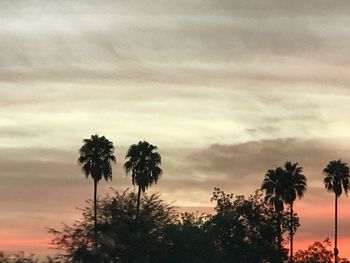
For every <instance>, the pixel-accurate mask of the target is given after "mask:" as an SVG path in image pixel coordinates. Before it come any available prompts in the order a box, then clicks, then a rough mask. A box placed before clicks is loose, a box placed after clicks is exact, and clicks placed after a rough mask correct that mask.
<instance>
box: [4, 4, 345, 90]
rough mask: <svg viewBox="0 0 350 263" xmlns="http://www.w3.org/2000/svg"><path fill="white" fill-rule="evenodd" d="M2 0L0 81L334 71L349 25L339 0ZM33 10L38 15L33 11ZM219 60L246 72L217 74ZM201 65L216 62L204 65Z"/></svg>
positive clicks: (163, 78) (194, 78) (219, 75)
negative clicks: (312, 68)
mask: <svg viewBox="0 0 350 263" xmlns="http://www.w3.org/2000/svg"><path fill="white" fill-rule="evenodd" d="M2 6H3V8H2V10H5V11H2V12H6V13H11V12H13V13H14V14H16V12H17V16H16V15H11V16H8V17H4V18H3V24H4V26H3V27H2V30H0V34H1V35H0V38H1V40H2V41H1V44H0V47H1V49H2V50H4V52H3V53H2V56H1V62H0V68H1V70H0V73H1V74H0V78H1V79H2V80H3V81H18V80H22V81H23V80H37V81H40V80H49V81H54V80H56V81H73V80H80V81H83V80H91V79H100V80H114V81H118V79H119V80H120V79H122V80H124V81H132V80H133V79H134V80H139V82H143V81H162V82H164V81H165V82H166V81H167V82H169V83H181V80H183V79H185V80H186V82H191V81H192V82H193V81H194V82H195V83H197V84H202V83H203V82H205V81H200V80H201V77H203V76H208V77H207V78H205V80H207V81H208V80H209V81H210V78H209V77H211V78H215V81H217V80H219V79H220V78H227V79H228V80H232V79H234V78H235V77H240V76H241V75H243V76H245V77H248V78H249V75H250V74H251V75H252V78H254V76H255V77H256V76H259V75H260V76H264V75H266V73H265V72H264V70H263V69H262V68H263V67H267V69H269V68H270V70H269V72H270V73H269V74H270V76H269V75H267V78H272V79H273V78H275V77H276V78H277V79H278V78H281V72H280V71H282V70H281V67H280V66H281V65H282V66H284V67H287V68H288V67H289V66H291V65H293V64H295V65H299V66H302V65H303V63H304V62H312V63H311V65H313V64H316V65H318V64H322V65H325V64H327V65H330V67H331V69H333V71H336V69H337V67H338V66H341V65H342V64H343V63H344V59H343V56H339V52H342V53H344V52H346V51H347V49H348V43H349V39H348V38H346V33H347V32H348V31H349V30H348V29H347V28H344V27H343V26H342V25H344V24H347V18H346V16H342V17H341V19H340V18H339V19H334V18H335V17H339V16H340V15H342V14H344V12H345V11H344V10H346V9H347V8H348V6H347V5H346V4H345V2H343V1H339V2H337V4H334V3H332V4H329V3H328V2H327V1H321V2H317V4H316V2H313V4H310V3H306V2H301V1H300V2H293V3H292V4H291V3H286V2H283V3H281V2H280V1H269V2H267V1H263V2H261V1H220V2H215V5H214V4H213V2H211V1H204V2H203V1H191V2H186V3H184V2H165V1H156V2H152V3H148V4H147V5H146V4H140V3H139V2H131V3H127V2H118V3H115V2H112V1H105V2H103V3H100V2H98V3H97V2H95V1H89V2H77V3H72V2H69V1H64V2H62V3H61V2H60V4H57V3H52V2H51V3H48V2H46V3H45V4H43V3H42V2H40V1H37V2H35V3H33V4H32V5H29V4H28V3H27V4H25V3H24V2H19V1H17V2H16V1H11V2H5V3H2ZM40 12H44V13H45V16H37V15H36V14H37V13H40ZM77 12H78V13H77ZM324 17H325V18H326V19H324ZM26 30H27V31H26ZM330 36H331V37H330ZM340 40H341V41H340ZM325 53H326V54H327V56H324V55H323V54H325ZM225 63H226V64H228V65H235V66H236V67H237V68H243V69H244V68H245V70H244V72H239V71H237V70H235V69H230V70H227V71H226V72H225V70H223V68H225V67H226V65H225ZM339 63H340V64H339ZM188 64H192V65H193V66H192V67H194V68H195V70H194V69H193V68H192V69H191V68H190V67H188V66H187V65H188ZM208 64H213V65H216V64H219V65H222V68H221V69H220V70H219V72H216V71H215V70H213V69H211V70H203V68H202V67H203V66H204V67H205V66H206V65H208ZM275 65H280V66H277V67H275ZM257 67H258V69H257ZM259 67H261V68H259ZM271 67H272V68H271ZM191 70H192V72H191ZM274 71H277V72H274ZM188 72H189V73H190V74H188ZM208 72H209V75H208ZM271 72H273V73H271ZM282 73H283V71H282ZM284 74H285V76H283V74H282V77H284V78H286V79H288V78H292V79H293V78H296V79H300V77H298V74H294V75H292V76H289V75H288V74H290V73H288V72H287V73H285V72H284ZM306 75H307V74H306ZM200 76H201V77H200ZM305 78H306V79H318V78H321V79H323V78H324V76H317V75H312V76H311V77H310V76H305ZM215 81H213V82H212V83H215Z"/></svg>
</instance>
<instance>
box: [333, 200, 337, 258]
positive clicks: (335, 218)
mask: <svg viewBox="0 0 350 263" xmlns="http://www.w3.org/2000/svg"><path fill="white" fill-rule="evenodd" d="M334 222H335V224H334V262H335V263H338V242H337V241H338V196H337V195H335V217H334Z"/></svg>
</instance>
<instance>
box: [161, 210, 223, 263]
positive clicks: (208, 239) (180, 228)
mask: <svg viewBox="0 0 350 263" xmlns="http://www.w3.org/2000/svg"><path fill="white" fill-rule="evenodd" d="M210 219H211V217H210V216H209V215H205V214H201V215H197V214H194V213H187V212H186V213H182V214H181V217H180V219H179V220H178V221H177V222H176V224H173V225H170V226H169V227H168V228H167V230H166V239H165V242H164V244H165V246H164V248H163V249H162V257H161V258H160V260H159V262H168V263H212V262H220V261H219V257H218V253H217V251H216V249H215V246H214V239H213V236H212V235H211V233H210V231H208V228H209V225H210V223H209V222H210Z"/></svg>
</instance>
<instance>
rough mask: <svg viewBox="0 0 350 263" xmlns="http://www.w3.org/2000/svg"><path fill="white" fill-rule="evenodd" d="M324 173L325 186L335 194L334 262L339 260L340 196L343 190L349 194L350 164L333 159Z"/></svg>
mask: <svg viewBox="0 0 350 263" xmlns="http://www.w3.org/2000/svg"><path fill="white" fill-rule="evenodd" d="M323 174H324V175H325V177H324V179H323V183H324V185H325V188H326V189H327V191H329V192H333V193H334V196H335V213H334V214H335V217H334V220H335V222H334V228H335V229H334V258H335V260H334V262H335V263H337V262H338V246H337V239H338V236H337V235H338V233H337V232H338V198H339V196H341V194H342V193H343V191H344V192H345V193H346V194H347V193H348V191H349V187H350V183H349V178H350V174H349V166H348V165H347V163H344V162H342V161H341V160H338V161H335V160H334V161H331V162H329V163H328V164H327V166H326V167H325V168H324V169H323Z"/></svg>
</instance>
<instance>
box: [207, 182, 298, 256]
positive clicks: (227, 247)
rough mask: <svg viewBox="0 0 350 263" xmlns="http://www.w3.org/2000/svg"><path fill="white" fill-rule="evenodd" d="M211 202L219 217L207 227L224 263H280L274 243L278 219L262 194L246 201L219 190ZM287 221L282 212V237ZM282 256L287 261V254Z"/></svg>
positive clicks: (271, 205)
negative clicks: (214, 203)
mask: <svg viewBox="0 0 350 263" xmlns="http://www.w3.org/2000/svg"><path fill="white" fill-rule="evenodd" d="M212 200H213V201H216V203H217V205H216V208H215V209H216V212H217V214H216V215H214V216H213V218H212V220H211V221H210V222H208V223H209V224H210V227H211V231H212V232H213V235H214V236H215V244H216V248H217V249H218V251H219V253H220V257H221V258H222V260H223V261H222V262H263V261H268V262H279V261H280V256H279V253H278V248H277V244H276V239H275V237H276V233H277V231H278V230H277V228H278V224H277V216H276V213H275V210H274V206H273V204H271V203H269V202H267V201H266V200H265V199H264V198H263V194H262V192H261V191H256V192H255V194H254V195H251V196H249V197H248V198H244V196H236V197H234V196H233V194H225V193H224V192H223V191H221V190H220V189H218V188H216V189H215V191H214V193H213V198H212ZM288 218H289V217H288V215H287V214H286V213H283V212H281V221H282V226H283V227H282V233H283V232H285V231H286V230H287V228H288V220H289V219H288ZM295 220H297V218H296V219H295ZM295 226H296V227H297V226H298V223H297V221H296V223H295ZM282 252H283V257H285V256H286V251H285V250H283V251H282Z"/></svg>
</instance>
